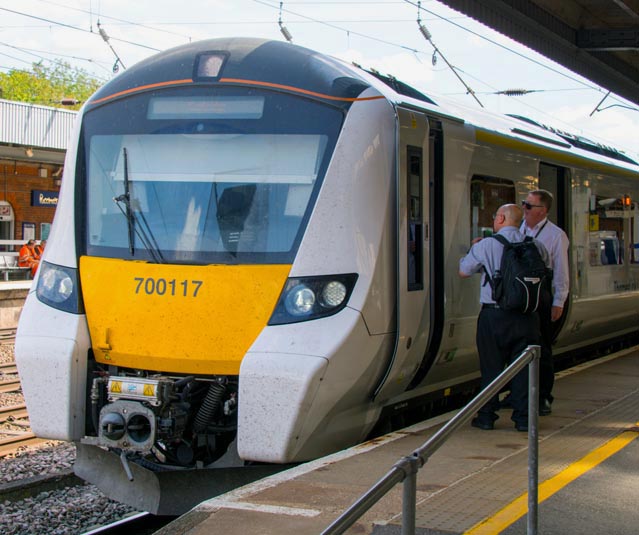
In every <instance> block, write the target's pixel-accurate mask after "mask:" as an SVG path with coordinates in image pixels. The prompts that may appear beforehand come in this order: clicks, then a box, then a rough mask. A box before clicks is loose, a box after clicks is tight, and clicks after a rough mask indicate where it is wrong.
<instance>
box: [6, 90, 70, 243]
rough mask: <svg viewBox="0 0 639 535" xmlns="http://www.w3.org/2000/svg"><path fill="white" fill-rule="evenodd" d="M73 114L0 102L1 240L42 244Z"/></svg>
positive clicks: (52, 212) (50, 217)
mask: <svg viewBox="0 0 639 535" xmlns="http://www.w3.org/2000/svg"><path fill="white" fill-rule="evenodd" d="M77 113H78V112H76V111H70V110H64V109H60V108H53V107H49V106H39V105H35V104H28V103H24V102H14V101H9V100H2V99H0V240H3V241H4V240H21V241H26V240H28V239H31V238H33V239H35V240H38V241H39V240H46V239H47V237H48V235H49V231H50V228H51V223H52V222H53V216H54V214H55V209H56V206H57V204H58V196H59V192H60V185H61V183H62V171H63V168H64V158H65V154H66V148H67V144H68V142H69V139H70V136H71V134H72V132H73V125H74V122H75V118H76V116H77Z"/></svg>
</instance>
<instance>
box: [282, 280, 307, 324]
mask: <svg viewBox="0 0 639 535" xmlns="http://www.w3.org/2000/svg"><path fill="white" fill-rule="evenodd" d="M314 305H315V293H313V290H311V289H310V288H307V287H306V286H304V285H303V284H299V285H297V286H295V287H294V288H293V289H292V290H291V291H290V292H288V294H287V295H286V299H284V308H286V311H287V312H288V313H289V314H291V316H305V315H307V314H309V313H310V312H311V311H312V310H313V306H314Z"/></svg>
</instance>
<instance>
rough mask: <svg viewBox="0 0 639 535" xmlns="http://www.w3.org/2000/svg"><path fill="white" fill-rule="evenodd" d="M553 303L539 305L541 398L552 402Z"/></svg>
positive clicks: (553, 375) (553, 373)
mask: <svg viewBox="0 0 639 535" xmlns="http://www.w3.org/2000/svg"><path fill="white" fill-rule="evenodd" d="M551 312H552V303H542V304H541V305H540V306H539V327H540V331H541V358H540V359H539V399H540V400H542V399H547V400H548V401H550V402H552V400H553V397H552V387H553V386H554V384H555V366H554V363H553V359H552V338H553V333H554V329H553V325H552V320H551Z"/></svg>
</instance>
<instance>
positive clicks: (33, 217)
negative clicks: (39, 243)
mask: <svg viewBox="0 0 639 535" xmlns="http://www.w3.org/2000/svg"><path fill="white" fill-rule="evenodd" d="M41 167H42V168H44V169H46V170H47V178H42V177H40V168H41ZM58 168H59V166H58V165H47V164H42V165H40V164H38V163H26V162H11V161H6V160H4V161H2V162H0V199H1V200H6V201H8V202H9V203H11V206H12V207H13V211H14V214H15V235H14V236H13V238H12V239H15V240H21V239H23V238H24V236H23V235H22V223H25V222H28V223H35V227H36V229H35V232H36V236H35V237H36V240H40V239H41V236H40V223H52V222H53V216H54V214H55V206H31V192H32V191H33V190H44V191H54V192H57V191H60V187H59V186H56V185H55V183H54V177H53V173H54V172H55V171H57V170H58Z"/></svg>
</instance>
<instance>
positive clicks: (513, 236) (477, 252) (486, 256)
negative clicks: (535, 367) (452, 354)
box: [459, 204, 549, 431]
mask: <svg viewBox="0 0 639 535" xmlns="http://www.w3.org/2000/svg"><path fill="white" fill-rule="evenodd" d="M522 218H523V212H522V210H521V208H520V207H519V206H517V205H516V204H504V205H502V206H500V207H499V209H498V210H497V213H496V214H495V216H494V220H493V231H494V234H498V235H500V236H503V237H504V238H505V239H507V240H508V241H509V242H520V241H523V240H524V235H523V234H522V233H521V232H520V230H519V227H520V226H521V221H522ZM535 245H536V246H537V248H538V249H539V252H540V254H541V257H542V259H543V260H544V262H545V263H546V265H547V266H548V265H549V259H548V253H547V251H546V249H545V248H544V246H543V245H541V244H540V243H538V242H535ZM503 252H504V246H503V245H502V244H501V243H500V242H499V240H497V239H490V238H486V239H476V240H474V242H473V245H472V247H471V248H470V251H468V254H467V255H466V256H464V258H462V259H461V260H460V261H459V275H460V277H462V278H466V277H470V276H472V275H473V274H475V273H480V272H481V273H482V284H481V287H480V294H479V301H480V303H481V311H480V313H479V317H478V318H477V339H476V340H477V350H478V352H479V367H480V370H481V385H482V389H483V388H485V387H486V386H488V385H489V384H490V383H491V382H492V381H493V380H494V379H495V378H496V377H497V376H498V375H499V374H500V373H501V372H502V371H504V368H505V367H506V366H507V365H508V364H510V363H511V362H512V361H513V360H514V359H515V358H516V357H517V356H518V355H519V354H520V353H521V352H522V351H523V350H524V349H525V348H526V346H528V345H531V344H539V343H540V334H539V318H538V315H537V314H522V313H519V312H515V311H512V310H502V309H501V308H499V306H498V305H497V303H496V302H495V300H494V299H493V296H492V288H491V286H490V284H488V281H487V280H486V274H487V273H488V275H489V276H490V277H491V278H493V276H494V274H495V271H497V270H498V269H499V268H500V266H501V257H502V255H503ZM511 397H512V405H513V413H512V416H511V419H512V421H513V422H514V423H515V429H517V431H528V370H526V369H524V370H522V371H521V372H519V373H518V374H517V376H516V377H515V378H514V379H513V380H512V384H511ZM498 410H499V399H498V397H497V395H495V396H493V397H492V398H491V399H490V400H489V401H488V402H487V403H486V404H485V405H484V406H483V407H482V408H481V409H479V412H478V413H477V416H476V417H475V418H474V419H473V420H472V422H471V424H472V425H473V427H477V428H479V429H483V430H490V429H494V427H495V421H496V420H497V419H498V418H499V416H498V415H497V411H498Z"/></svg>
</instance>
